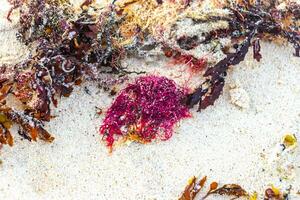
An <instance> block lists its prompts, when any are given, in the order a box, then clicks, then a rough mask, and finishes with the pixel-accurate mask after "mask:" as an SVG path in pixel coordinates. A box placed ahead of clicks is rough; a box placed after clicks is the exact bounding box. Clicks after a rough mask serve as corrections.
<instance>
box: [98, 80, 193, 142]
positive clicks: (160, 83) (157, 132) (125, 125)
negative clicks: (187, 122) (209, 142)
mask: <svg viewBox="0 0 300 200" xmlns="http://www.w3.org/2000/svg"><path fill="white" fill-rule="evenodd" d="M184 96H185V92H184V90H183V89H182V88H180V87H178V86H177V85H176V83H175V82H174V81H172V80H170V79H168V78H166V77H161V76H154V75H149V76H142V77H139V78H137V79H136V81H135V82H134V83H131V84H129V85H128V86H127V87H126V88H124V89H123V90H121V92H120V93H119V94H118V96H117V97H116V99H115V101H114V102H113V104H112V105H111V107H110V108H109V110H108V111H107V113H106V116H105V119H104V121H103V124H102V126H101V128H100V133H101V134H102V135H103V139H104V140H105V141H106V143H107V146H108V147H109V148H112V146H113V144H114V142H115V140H116V139H117V138H118V137H125V138H126V139H129V140H133V141H138V142H140V143H148V142H151V141H152V140H153V139H156V138H160V139H161V140H167V139H169V138H170V137H171V136H172V134H173V127H174V125H175V124H176V123H177V122H178V121H179V120H181V119H183V118H187V117H190V116H191V115H190V113H189V110H188V108H187V107H186V106H185V105H184V104H183V103H182V101H183V98H184Z"/></svg>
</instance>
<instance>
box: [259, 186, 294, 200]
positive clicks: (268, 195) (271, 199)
mask: <svg viewBox="0 0 300 200" xmlns="http://www.w3.org/2000/svg"><path fill="white" fill-rule="evenodd" d="M285 199H289V198H288V194H287V193H283V192H281V191H280V189H279V188H276V187H275V186H274V185H271V187H269V188H267V189H266V190H265V195H264V200H285Z"/></svg>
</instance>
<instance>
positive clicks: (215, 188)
mask: <svg viewBox="0 0 300 200" xmlns="http://www.w3.org/2000/svg"><path fill="white" fill-rule="evenodd" d="M206 182H207V177H206V176H205V177H203V178H202V179H200V180H199V181H197V179H196V177H193V178H192V179H190V181H189V183H188V185H187V186H186V188H185V190H184V192H183V193H182V195H181V197H179V200H193V199H195V198H196V195H197V194H198V193H199V192H200V191H201V190H202V188H203V187H204V185H205V183H206ZM211 195H225V196H231V197H232V196H233V197H234V199H235V198H239V197H248V196H249V194H248V193H247V192H246V191H245V190H244V189H243V188H242V187H241V186H239V185H237V184H225V185H223V186H221V187H219V184H218V183H217V182H212V183H211V184H210V186H209V190H208V192H207V193H206V194H205V195H204V196H203V197H201V198H199V199H201V200H204V199H206V198H207V197H209V196H211ZM231 199H232V198H231Z"/></svg>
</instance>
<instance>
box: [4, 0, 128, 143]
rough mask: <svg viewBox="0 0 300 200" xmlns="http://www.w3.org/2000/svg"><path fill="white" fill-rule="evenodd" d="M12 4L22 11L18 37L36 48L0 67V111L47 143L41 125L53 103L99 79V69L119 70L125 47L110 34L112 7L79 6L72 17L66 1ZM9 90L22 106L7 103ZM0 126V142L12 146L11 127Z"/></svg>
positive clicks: (35, 0)
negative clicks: (101, 9) (90, 9)
mask: <svg viewBox="0 0 300 200" xmlns="http://www.w3.org/2000/svg"><path fill="white" fill-rule="evenodd" d="M10 3H11V4H12V5H13V7H12V10H13V9H16V8H18V9H19V10H20V19H19V22H20V26H19V30H18V38H19V39H20V41H22V42H24V43H25V44H26V45H28V46H31V47H34V50H33V51H32V54H31V56H30V57H29V58H28V59H26V60H25V61H23V62H20V63H18V64H16V65H12V66H8V65H3V66H0V71H1V74H0V116H3V117H4V118H5V119H8V120H9V123H16V124H18V125H19V126H20V128H21V129H20V131H19V134H20V135H22V136H23V137H24V138H26V139H29V140H33V141H35V140H36V139H37V138H41V139H43V140H45V141H49V142H51V141H52V140H53V137H52V136H50V134H49V133H48V132H47V131H46V130H45V129H44V128H43V127H44V124H43V122H45V121H49V120H50V119H51V118H52V116H51V104H53V105H54V106H57V103H58V100H57V99H58V98H60V97H61V96H64V97H68V96H69V95H70V94H71V92H72V91H73V87H74V86H76V85H78V84H80V83H81V82H82V81H83V80H85V79H88V80H98V79H99V75H100V74H101V73H103V70H102V69H103V68H111V71H112V72H113V73H118V71H119V68H120V59H121V58H122V55H123V50H122V47H119V46H118V45H117V44H115V43H114V39H113V38H114V37H115V36H116V34H117V31H116V28H117V25H118V23H119V21H118V19H117V18H116V17H115V16H116V13H115V11H114V10H113V8H112V7H110V8H108V9H107V11H104V12H101V13H100V14H98V15H97V14H93V15H91V14H89V12H86V11H85V10H82V12H81V13H80V14H79V15H78V16H75V15H74V11H73V10H72V9H71V7H70V4H69V2H68V1H67V0H66V1H64V0H62V1H60V0H29V1H18V0H16V1H10ZM91 3H92V2H91V1H85V2H84V3H83V4H82V7H85V8H88V6H89V5H90V4H91ZM95 12H96V13H97V12H98V10H96V11H95ZM10 13H11V11H10ZM10 13H9V14H8V18H9V16H10ZM122 73H123V74H124V73H126V72H125V71H122ZM9 95H11V96H13V97H14V99H15V100H16V101H18V102H20V103H21V105H22V109H21V110H14V109H12V108H11V107H9V106H8V105H7V103H6V99H7V97H8V96H9ZM5 123H6V122H5ZM0 125H1V127H0V130H1V138H2V139H1V140H0V143H4V144H10V145H12V142H11V139H12V137H11V134H10V132H9V128H10V127H8V126H5V124H3V123H1V124H0Z"/></svg>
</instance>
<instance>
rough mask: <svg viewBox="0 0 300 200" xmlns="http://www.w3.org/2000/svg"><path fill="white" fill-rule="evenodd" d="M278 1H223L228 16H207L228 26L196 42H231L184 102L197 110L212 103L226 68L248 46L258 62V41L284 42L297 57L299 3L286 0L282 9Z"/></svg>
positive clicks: (240, 58)
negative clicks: (222, 40) (292, 48)
mask: <svg viewBox="0 0 300 200" xmlns="http://www.w3.org/2000/svg"><path fill="white" fill-rule="evenodd" d="M279 4H280V1H276V0H270V1H250V0H244V1H237V2H235V1H233V2H231V1H227V3H225V4H224V5H223V9H227V10H228V11H229V12H230V14H229V16H226V17H214V18H211V19H210V22H218V21H226V22H227V23H228V28H226V29H224V28H222V29H218V30H213V31H211V32H209V33H206V35H205V40H203V41H201V42H199V44H201V43H209V42H213V41H214V40H215V39H220V38H229V39H230V40H231V45H230V46H224V47H223V48H222V51H223V53H224V54H225V58H223V59H222V60H220V61H219V62H217V63H216V64H215V65H213V66H212V67H208V68H207V69H206V71H205V73H204V77H205V79H206V80H205V81H204V82H203V83H201V84H200V86H199V87H198V88H197V89H196V90H195V91H194V92H193V93H191V94H189V95H188V96H187V101H186V104H187V105H188V106H189V107H193V106H194V105H196V104H198V111H200V110H202V109H205V108H206V107H208V106H210V105H213V104H214V102H215V101H216V100H217V99H218V98H219V96H220V95H221V93H222V91H223V88H224V85H225V78H226V76H227V71H228V69H229V67H230V66H232V65H237V64H239V63H240V62H242V61H243V60H244V59H245V56H246V55H247V53H248V51H249V49H250V47H251V46H253V57H254V59H256V60H257V61H260V60H261V58H262V55H261V54H260V49H261V48H260V40H269V41H274V40H279V41H280V40H283V41H287V42H289V43H291V44H292V45H293V47H294V48H295V54H294V55H295V56H298V57H299V56H300V55H299V52H300V34H299V33H300V32H299V30H300V29H299V19H300V5H299V4H297V3H295V2H287V3H286V5H285V7H284V8H279ZM181 42H182V41H181ZM183 42H186V41H183ZM193 46H195V44H194V43H193Z"/></svg>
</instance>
